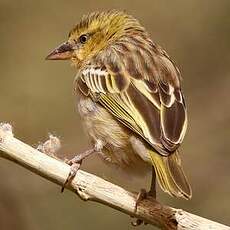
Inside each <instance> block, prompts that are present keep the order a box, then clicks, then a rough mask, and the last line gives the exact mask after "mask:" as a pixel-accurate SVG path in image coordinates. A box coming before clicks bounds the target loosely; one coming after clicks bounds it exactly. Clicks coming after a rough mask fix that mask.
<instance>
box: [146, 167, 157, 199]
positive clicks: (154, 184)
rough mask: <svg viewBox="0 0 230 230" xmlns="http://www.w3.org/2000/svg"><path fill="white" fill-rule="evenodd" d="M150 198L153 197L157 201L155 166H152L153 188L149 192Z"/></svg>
mask: <svg viewBox="0 0 230 230" xmlns="http://www.w3.org/2000/svg"><path fill="white" fill-rule="evenodd" d="M148 196H151V197H152V198H154V199H156V172H155V169H154V167H153V166H152V180H151V186H150V190H149V192H148Z"/></svg>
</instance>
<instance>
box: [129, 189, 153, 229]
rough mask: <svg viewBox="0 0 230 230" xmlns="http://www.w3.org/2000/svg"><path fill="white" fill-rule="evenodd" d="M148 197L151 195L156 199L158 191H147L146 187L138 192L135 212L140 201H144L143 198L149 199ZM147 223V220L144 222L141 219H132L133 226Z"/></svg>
mask: <svg viewBox="0 0 230 230" xmlns="http://www.w3.org/2000/svg"><path fill="white" fill-rule="evenodd" d="M147 197H151V198H153V199H156V191H155V190H154V191H152V190H150V191H149V192H147V191H146V190H145V189H141V190H140V192H139V193H138V194H137V198H136V204H135V209H134V212H135V213H136V212H137V207H138V205H139V204H140V202H142V201H143V200H145V199H147ZM143 223H144V224H145V225H146V224H147V223H146V222H144V221H143V220H141V219H136V220H135V221H132V222H131V224H132V226H135V227H136V226H139V225H141V224H143Z"/></svg>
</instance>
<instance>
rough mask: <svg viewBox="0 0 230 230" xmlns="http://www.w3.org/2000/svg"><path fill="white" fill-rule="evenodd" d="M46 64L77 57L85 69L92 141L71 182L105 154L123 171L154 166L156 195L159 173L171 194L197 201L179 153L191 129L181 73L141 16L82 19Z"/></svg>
mask: <svg viewBox="0 0 230 230" xmlns="http://www.w3.org/2000/svg"><path fill="white" fill-rule="evenodd" d="M47 59H49V60H66V59H70V60H71V61H72V63H73V65H74V66H75V67H76V68H77V69H78V73H77V75H76V78H75V83H74V90H75V92H76V93H77V94H78V110H79V112H80V115H81V118H82V122H83V124H84V127H85V129H86V131H87V133H88V135H89V137H90V139H91V141H92V143H93V148H92V149H90V150H88V151H86V152H84V153H82V154H79V155H77V156H76V157H75V158H73V159H72V160H70V161H69V164H71V165H72V166H73V167H72V171H71V173H70V176H69V177H72V176H74V174H75V173H74V172H76V170H77V168H78V166H79V164H80V163H81V161H82V159H84V158H85V157H87V156H88V155H90V154H92V153H94V152H100V155H101V156H102V157H103V159H105V160H106V161H108V162H110V163H111V164H115V165H118V166H120V167H122V168H127V169H128V168H129V167H134V168H135V165H136V164H137V162H140V161H144V162H147V163H149V164H151V165H152V166H153V179H152V186H151V191H150V194H151V195H153V196H155V176H156V178H157V180H158V183H159V185H160V187H161V188H162V190H164V191H165V192H167V193H169V194H170V195H172V196H175V197H183V198H186V199H189V198H191V196H192V192H191V188H190V185H189V183H188V181H187V179H186V176H185V174H184V171H183V169H182V166H181V159H180V156H179V153H178V147H179V146H180V144H181V143H182V141H183V138H184V135H185V133H186V128H187V113H186V106H185V100H184V96H183V93H182V90H181V76H180V72H179V70H178V68H177V67H176V66H175V64H174V63H173V61H172V60H171V59H170V57H169V56H168V55H167V53H166V52H165V51H164V50H163V49H162V48H161V47H160V46H159V45H157V44H155V43H154V42H153V41H152V40H151V39H150V36H149V34H148V33H147V32H146V30H145V28H144V27H142V26H141V25H140V23H139V22H138V21H137V20H136V19H135V18H134V17H132V16H130V15H128V14H126V13H124V12H121V11H115V10H112V11H107V12H95V13H90V14H88V15H86V16H83V18H82V19H81V21H80V23H79V24H77V25H76V26H75V27H74V28H73V29H72V30H71V31H70V33H69V37H68V41H66V42H65V43H63V44H62V45H60V46H59V47H58V48H56V49H55V50H54V51H52V52H51V53H50V54H49V55H48V56H47ZM77 163H78V164H77ZM76 165H77V166H76ZM74 166H76V167H75V171H74V170H73V169H74ZM138 170H139V169H138ZM69 179H70V178H68V180H69Z"/></svg>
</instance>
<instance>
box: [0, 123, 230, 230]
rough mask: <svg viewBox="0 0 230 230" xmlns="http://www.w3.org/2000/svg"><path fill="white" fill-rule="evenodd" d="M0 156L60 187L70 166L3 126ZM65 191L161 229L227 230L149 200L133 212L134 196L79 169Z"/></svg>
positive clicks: (1, 127)
mask: <svg viewBox="0 0 230 230" xmlns="http://www.w3.org/2000/svg"><path fill="white" fill-rule="evenodd" d="M0 157H3V158H6V159H9V160H11V161H14V162H15V163H17V164H19V165H21V166H23V167H25V168H27V169H28V170H30V171H33V172H34V173H35V174H38V175H40V176H42V177H44V178H46V179H48V180H49V181H51V182H53V183H56V184H58V185H63V183H64V181H65V179H66V178H67V176H68V173H69V170H70V166H69V165H67V164H65V163H64V162H62V161H60V160H57V159H55V158H53V157H50V156H48V155H46V154H44V153H42V152H40V151H38V150H36V149H34V148H32V147H31V146H29V145H27V144H25V143H23V142H21V141H20V140H18V139H17V138H15V137H14V136H13V133H12V127H11V126H10V125H9V124H3V123H1V124H0ZM67 189H69V190H71V191H73V192H74V193H76V194H78V195H79V196H80V198H82V199H83V200H91V201H96V202H100V203H102V204H104V205H107V206H110V207H112V208H114V209H117V210H119V211H121V212H124V213H126V214H128V215H130V216H133V217H136V218H139V219H142V220H144V221H145V222H147V223H149V224H152V225H155V226H158V227H159V228H161V229H178V230H185V229H186V230H187V229H191V230H193V229H196V230H197V229H200V230H206V229H222V230H225V229H226V230H227V229H228V230H230V227H228V226H225V225H222V224H219V223H216V222H213V221H211V220H208V219H205V218H202V217H199V216H196V215H193V214H191V213H188V212H185V211H183V210H181V209H176V208H172V207H169V206H166V205H163V204H160V203H159V202H157V201H155V200H150V199H146V200H143V202H141V204H140V205H138V209H137V211H136V212H135V211H134V207H135V199H136V194H134V193H132V192H128V191H126V190H125V189H123V188H121V187H119V186H117V185H114V184H112V183H110V182H108V181H105V180H103V179H101V178H99V177H97V176H95V175H92V174H89V173H87V172H84V171H82V170H79V171H78V172H77V175H76V177H75V178H74V179H73V180H72V183H71V184H70V185H68V186H67Z"/></svg>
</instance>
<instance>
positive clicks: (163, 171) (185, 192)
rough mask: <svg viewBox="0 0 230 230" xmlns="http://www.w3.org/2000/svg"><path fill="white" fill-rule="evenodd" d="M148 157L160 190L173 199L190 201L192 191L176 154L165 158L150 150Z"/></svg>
mask: <svg viewBox="0 0 230 230" xmlns="http://www.w3.org/2000/svg"><path fill="white" fill-rule="evenodd" d="M150 156H151V160H152V164H153V166H154V168H155V172H156V177H157V179H158V183H159V185H160V187H161V188H162V190H163V191H165V192H167V193H169V194H170V195H172V196H175V197H183V198H185V199H190V198H191V197H192V190H191V187H190V185H189V183H188V180H187V178H186V176H185V174H184V171H183V168H182V166H181V159H180V156H179V154H178V152H177V151H176V152H174V153H172V154H171V155H170V156H167V157H165V156H161V155H160V154H156V153H155V152H153V151H151V150H150Z"/></svg>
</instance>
